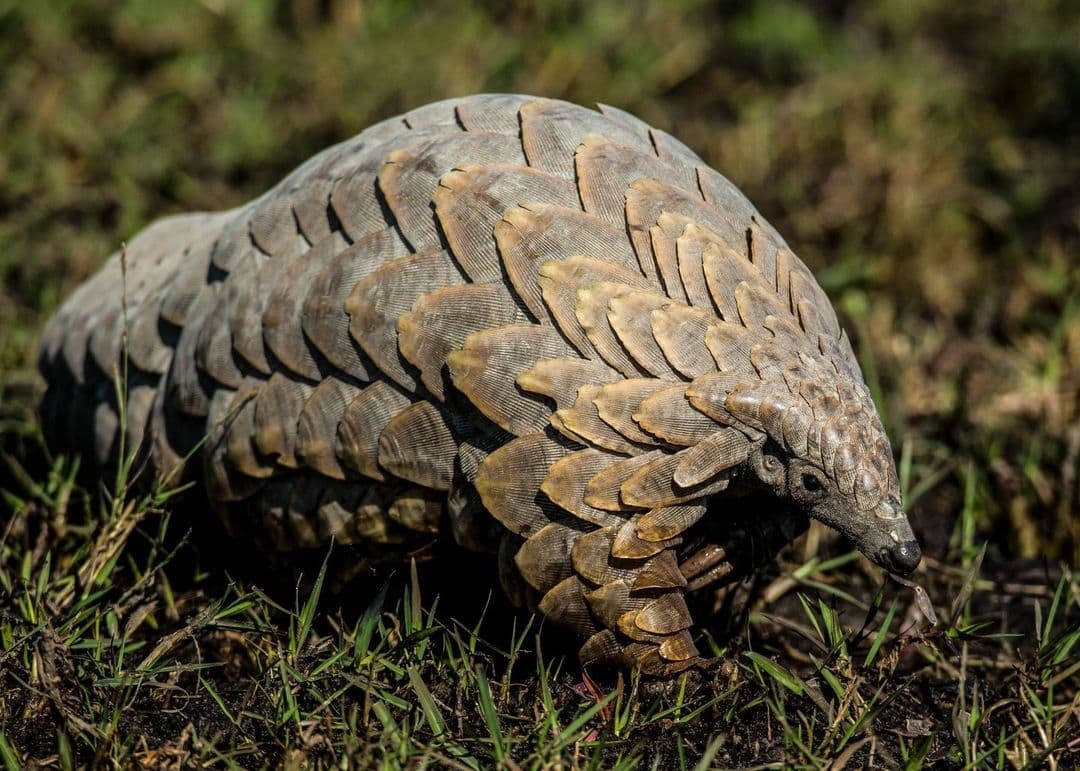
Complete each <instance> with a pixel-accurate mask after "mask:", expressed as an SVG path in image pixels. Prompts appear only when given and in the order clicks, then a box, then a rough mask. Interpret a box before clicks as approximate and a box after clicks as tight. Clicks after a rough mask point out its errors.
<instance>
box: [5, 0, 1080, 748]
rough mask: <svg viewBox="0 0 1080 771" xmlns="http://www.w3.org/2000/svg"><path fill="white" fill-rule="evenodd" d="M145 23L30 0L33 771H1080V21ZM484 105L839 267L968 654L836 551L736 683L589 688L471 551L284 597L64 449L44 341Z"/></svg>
mask: <svg viewBox="0 0 1080 771" xmlns="http://www.w3.org/2000/svg"><path fill="white" fill-rule="evenodd" d="M113 6H114V4H111V3H105V2H102V1H99V0H91V1H90V2H64V1H62V0H57V2H52V3H48V4H29V3H17V2H11V1H10V0H8V2H4V0H0V125H2V126H3V127H4V130H3V131H2V132H0V276H2V283H0V450H2V454H0V490H2V491H3V492H2V498H0V515H2V524H3V525H4V528H3V535H2V536H0V648H2V651H0V759H2V760H3V762H4V763H5V764H6V765H7V766H9V767H12V768H17V767H22V766H24V765H26V764H28V763H31V762H34V763H38V764H41V765H45V766H59V767H64V768H67V767H74V766H79V765H120V766H130V765H147V766H169V765H172V766H187V765H193V764H207V765H224V766H227V765H236V766H242V767H251V766H262V765H267V764H271V765H284V766H290V767H292V766H295V767H299V766H304V765H311V766H329V765H335V766H338V767H368V766H371V765H380V766H385V767H397V766H402V765H407V766H414V765H420V764H422V763H428V764H433V765H440V766H441V765H447V766H454V767H459V766H465V767H481V768H486V767H490V766H492V765H496V764H501V765H503V766H505V767H509V768H515V767H519V768H547V767H583V768H585V767H604V768H607V767H633V766H635V765H642V766H645V767H658V768H669V767H670V768H692V767H698V768H708V767H711V766H720V767H730V766H760V765H766V766H785V767H806V768H817V767H822V766H824V765H826V764H828V763H833V764H834V766H835V767H837V768H841V767H848V768H852V767H868V766H885V767H908V768H917V767H921V766H923V765H935V766H939V767H945V768H968V767H979V768H981V767H990V768H994V767H1015V768H1026V767H1032V768H1034V767H1052V768H1068V767H1074V766H1076V765H1078V763H1080V739H1078V737H1080V697H1078V695H1077V694H1078V684H1080V650H1078V646H1077V641H1078V640H1080V578H1078V577H1077V575H1076V574H1075V569H1076V566H1077V564H1078V558H1080V517H1078V516H1077V509H1078V506H1080V248H1078V247H1080V183H1078V182H1077V180H1078V179H1080V146H1078V145H1080V120H1078V114H1080V113H1078V111H1077V108H1076V104H1077V97H1078V96H1080V46H1077V45H1076V42H1075V41H1076V40H1077V39H1080V12H1078V10H1077V7H1076V5H1075V4H1074V3H1068V2H1064V1H1062V2H1050V1H1049V0H1047V1H1045V2H1030V1H1028V2H1007V1H1002V2H997V3H980V4H957V3H950V2H946V0H919V1H918V2H893V1H892V0H882V1H881V2H873V3H871V2H863V3H854V4H849V3H838V2H837V3H832V2H825V3H819V4H816V5H814V6H813V7H811V6H810V5H806V4H795V3H766V2H752V3H742V4H733V3H731V4H729V3H721V4H716V3H708V2H704V0H680V2H675V3H671V2H665V3H661V2H617V1H616V0H601V1H600V2H593V3H587V4H581V3H576V2H572V1H571V0H558V1H557V2H525V3H516V4H513V5H506V6H502V5H492V4H485V3H481V2H449V0H436V1H435V2H428V3H409V2H390V0H376V1H373V2H349V1H348V0H326V1H324V2H317V1H316V0H293V1H292V2H277V3H271V2H260V1H258V0H254V1H252V2H240V1H239V0H214V1H213V2H211V1H210V0H204V1H203V2H192V3H184V2H170V3H162V2H151V1H150V0H137V1H136V2H128V3H124V4H122V5H121V6H119V7H118V8H114V7H113ZM436 40H437V41H438V44H437V45H433V44H432V41H436ZM477 91H521V92H526V93H536V94H543V95H547V96H556V97H563V98H568V99H571V100H574V101H578V102H583V103H588V102H593V101H603V102H605V103H609V104H614V105H617V106H620V107H622V108H624V109H628V110H630V111H632V112H634V113H636V114H639V115H641V116H642V117H643V118H645V119H646V120H648V121H650V122H651V123H653V124H655V125H658V126H660V127H662V128H664V129H666V130H668V131H669V132H671V133H672V134H675V135H676V136H678V137H679V138H681V139H682V140H684V141H685V142H687V143H688V144H689V145H690V146H691V147H693V148H694V149H695V150H697V151H698V152H699V153H700V154H701V155H702V156H703V157H704V158H706V160H708V161H709V162H710V163H711V164H712V165H713V166H715V167H716V168H718V169H720V170H721V171H723V172H724V173H725V174H726V175H727V176H729V177H730V178H731V179H732V180H733V181H734V182H735V183H736V184H738V185H739V187H741V188H742V189H743V190H744V191H745V192H746V193H747V194H748V195H749V197H750V198H751V200H752V201H754V203H755V204H756V205H757V206H758V208H759V209H760V210H761V211H762V212H763V213H765V215H766V216H767V217H768V218H769V219H770V221H772V222H773V223H774V224H775V225H776V226H777V228H778V229H779V230H780V232H781V233H783V234H784V236H785V238H786V239H787V240H788V241H789V243H791V244H792V245H793V246H794V247H795V249H796V250H797V251H798V252H799V254H800V255H801V256H802V257H803V259H804V260H805V261H806V262H807V263H808V264H809V265H810V266H811V267H812V268H813V269H814V270H815V272H816V274H817V275H818V277H819V278H820V280H821V283H822V285H823V286H824V287H825V289H826V291H827V292H828V293H829V295H830V297H831V298H832V299H833V301H834V303H835V305H836V307H837V309H838V311H839V313H840V315H841V317H842V320H843V322H844V324H845V326H846V327H847V328H848V330H849V332H850V333H851V335H852V338H853V340H854V342H855V345H856V348H857V351H858V354H859V357H860V360H861V361H862V363H863V367H864V371H865V373H866V375H867V379H868V382H869V385H870V386H871V389H872V390H873V392H874V395H875V398H876V399H877V402H878V405H879V408H880V410H881V412H882V415H883V418H884V420H885V422H886V425H887V428H888V430H889V433H890V436H891V438H892V439H893V442H894V446H895V448H896V452H897V458H898V461H899V465H900V469H901V477H902V484H903V487H904V490H905V498H906V503H907V506H908V509H909V513H910V516H911V519H912V521H913V524H914V526H915V529H916V531H917V533H918V535H919V536H920V539H921V540H922V542H923V544H924V547H925V549H926V552H927V558H926V559H925V561H924V563H923V566H922V567H921V568H920V570H919V571H918V573H917V574H916V576H915V579H916V581H917V583H918V584H919V585H921V586H923V587H925V591H926V596H927V598H928V602H929V603H930V604H932V606H933V608H934V609H935V613H936V616H937V619H938V623H937V624H936V625H932V624H931V623H930V621H929V619H928V616H929V613H928V611H927V610H926V609H925V604H926V603H920V601H919V600H918V597H917V595H916V591H915V590H914V589H913V588H912V587H907V586H900V585H898V584H896V583H894V582H892V581H891V580H888V579H887V578H886V577H885V576H883V575H882V574H881V573H880V572H879V571H877V570H876V569H874V568H872V567H871V566H870V565H869V564H868V563H867V562H866V561H865V560H863V559H862V558H861V557H858V556H856V555H854V554H852V553H849V552H848V551H847V547H846V546H845V545H844V544H843V543H841V542H838V541H836V540H834V539H832V538H830V537H828V535H827V534H826V533H823V532H821V531H817V530H815V531H813V532H812V533H811V536H810V538H808V539H805V540H803V541H800V542H799V543H797V544H795V545H794V546H793V547H792V548H791V549H790V550H789V551H788V552H787V553H786V554H785V555H784V556H783V558H782V559H781V561H780V562H779V563H778V564H777V565H776V566H772V567H770V568H768V569H767V570H766V571H764V572H763V573H762V574H761V575H760V576H758V577H757V579H756V580H755V581H754V582H753V583H752V584H750V585H748V586H746V587H743V589H742V591H741V592H740V593H739V594H738V597H737V602H734V603H733V604H732V605H729V606H725V607H723V608H721V609H720V612H718V613H717V614H716V615H715V623H713V624H712V625H711V626H710V628H709V629H707V630H706V632H705V633H704V635H703V637H702V639H701V640H700V641H699V642H700V643H701V645H702V646H704V647H705V648H707V649H711V650H713V652H715V653H716V654H717V656H718V658H717V664H716V666H715V668H713V669H712V670H710V671H707V672H704V673H701V674H699V675H696V676H694V677H693V678H689V679H687V680H686V681H681V682H677V683H674V684H672V685H669V686H667V687H662V686H658V685H657V684H655V683H650V682H646V681H640V680H638V679H636V678H634V677H630V676H628V675H622V676H621V677H620V675H619V674H618V673H610V672H583V671H582V669H581V668H580V666H579V665H578V664H577V663H576V660H575V659H574V657H573V655H572V650H573V647H572V641H570V640H566V639H564V638H562V637H561V636H560V635H559V634H558V633H557V632H556V631H555V630H553V629H550V628H542V626H541V625H540V624H539V622H538V621H537V620H535V619H532V618H531V617H530V616H528V615H527V614H521V613H515V612H514V611H513V610H512V609H511V608H509V607H508V606H507V605H506V604H505V603H504V602H503V601H501V600H500V599H499V598H498V597H497V596H494V595H489V589H490V586H491V583H490V581H489V580H488V578H487V575H486V574H484V573H483V570H482V566H477V568H476V571H475V572H476V575H470V576H467V577H465V578H462V577H461V576H460V575H458V573H457V572H456V571H455V572H453V573H451V574H449V575H448V574H447V573H445V572H440V571H446V570H448V569H450V568H447V567H446V566H447V565H451V566H453V565H460V564H461V560H460V555H458V557H459V559H457V560H456V561H455V557H454V554H453V550H452V549H450V548H449V547H447V554H446V555H444V556H445V557H446V559H443V560H440V561H439V562H438V563H436V564H432V565H420V566H417V568H416V570H415V571H412V570H410V569H409V568H408V566H405V567H403V568H402V569H401V570H400V571H398V572H397V573H396V574H392V575H386V576H384V575H373V576H370V577H369V580H365V581H362V582H360V585H358V586H357V585H350V586H348V587H344V588H342V587H338V586H336V585H335V582H334V580H333V571H332V569H331V570H328V571H327V573H326V576H325V579H320V576H322V573H321V566H322V564H323V557H324V556H325V555H322V554H318V555H310V557H309V559H307V561H306V562H305V564H303V565H301V566H299V567H298V568H297V569H296V570H295V572H294V571H293V570H277V569H274V570H267V569H266V568H265V566H263V567H262V568H261V569H260V566H259V562H260V561H259V560H258V559H257V558H255V557H254V555H245V554H243V552H242V549H240V548H239V547H236V546H223V545H222V540H221V538H220V537H219V534H218V533H217V532H216V531H215V530H214V527H215V526H214V524H213V523H212V522H209V521H207V518H206V517H205V516H204V513H203V512H204V507H202V506H200V504H199V502H198V498H197V496H196V495H195V493H194V492H193V491H189V492H188V493H185V494H183V495H181V496H178V497H173V498H168V497H166V496H164V495H162V494H155V493H149V494H146V493H141V492H136V489H135V488H131V487H129V486H128V484H127V481H126V480H125V479H123V478H120V479H116V478H112V477H110V478H95V477H93V476H90V475H88V474H87V473H86V472H85V470H84V471H83V472H82V473H77V466H78V463H79V461H78V459H75V458H56V457H52V456H51V455H50V454H49V453H47V452H46V451H45V450H44V448H43V447H42V446H41V443H40V439H39V434H38V432H37V429H36V423H35V420H34V414H33V406H34V403H35V399H36V397H37V394H38V393H39V392H40V387H41V384H40V382H39V381H38V379H37V377H36V375H35V373H34V356H35V353H34V345H35V338H36V335H37V334H38V332H39V330H40V328H41V326H42V324H43V323H44V320H45V319H46V318H47V316H48V314H49V313H50V312H51V311H52V310H53V309H54V308H55V307H56V305H57V303H58V302H59V301H60V299H62V297H64V296H66V294H67V293H69V292H70V291H71V290H72V289H73V288H74V286H76V285H77V284H78V283H79V282H80V281H81V280H83V279H84V278H85V277H86V276H88V275H89V274H90V273H92V272H93V271H94V270H95V269H96V268H97V266H99V265H100V264H101V262H102V261H103V259H104V258H105V257H106V256H107V255H108V254H109V253H110V252H111V251H113V250H115V249H116V248H118V247H119V245H120V243H121V242H122V241H123V240H124V239H126V238H130V237H131V235H132V234H134V233H135V232H137V231H138V229H139V228H141V227H143V226H145V225H146V224H148V223H149V222H151V221H152V220H153V219H155V218H157V217H160V216H163V215H166V214H171V213H177V212H182V211H190V210H197V209H221V208H227V207H229V206H233V205H236V204H239V203H241V202H243V201H245V200H247V199H249V198H251V197H252V196H254V195H257V194H258V193H260V192H262V191H263V190H264V189H266V188H267V187H269V186H270V185H272V184H273V183H274V182H276V181H277V180H278V179H280V177H281V176H283V175H284V174H285V173H286V172H287V171H288V170H289V169H291V168H292V167H294V166H295V165H296V164H298V163H299V162H301V161H302V160H303V159H305V158H306V157H308V156H309V155H311V154H312V153H314V152H316V151H317V150H319V149H321V148H323V147H325V146H327V145H329V144H331V143H333V142H336V141H339V140H341V139H343V138H346V137H348V136H351V135H352V134H354V133H356V132H357V131H359V130H360V129H362V128H363V127H364V126H366V125H368V124H370V123H372V122H374V121H376V120H378V119H381V118H383V117H386V116H388V115H392V114H394V113H397V112H401V111H403V110H405V109H407V108H410V107H413V106H416V105H419V104H423V103H425V102H428V101H431V100H434V99H438V98H442V97H446V96H450V95H458V94H464V93H469V92H477ZM343 558H345V557H344V556H343V555H342V554H340V553H335V554H331V555H330V556H329V559H328V560H327V564H328V565H330V566H332V565H333V564H334V562H335V560H339V559H343ZM450 577H452V578H453V579H454V582H453V584H451V583H450V582H449V580H448V579H449V578H450ZM447 585H454V586H455V587H456V590H455V591H454V592H453V593H446V592H441V593H440V592H439V591H438V587H443V586H447Z"/></svg>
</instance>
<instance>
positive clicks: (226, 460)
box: [40, 94, 921, 675]
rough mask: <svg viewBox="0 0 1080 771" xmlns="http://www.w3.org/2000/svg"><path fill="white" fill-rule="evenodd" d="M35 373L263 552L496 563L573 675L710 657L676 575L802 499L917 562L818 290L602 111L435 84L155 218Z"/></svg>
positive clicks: (736, 545)
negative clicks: (227, 200)
mask: <svg viewBox="0 0 1080 771" xmlns="http://www.w3.org/2000/svg"><path fill="white" fill-rule="evenodd" d="M40 369H41V372H42V373H43V375H44V377H45V379H46V380H47V382H48V389H47V391H46V395H45V397H44V399H43V402H42V408H41V414H42V422H43V426H44V431H45V434H46V437H47V439H48V441H49V443H50V444H51V446H52V447H54V448H57V449H66V450H70V451H76V452H82V453H84V454H87V455H89V456H91V457H92V459H94V460H96V461H97V463H99V464H102V465H103V466H107V465H108V464H110V463H115V461H116V456H117V454H118V453H120V452H121V450H122V449H124V448H126V449H127V450H129V451H132V452H138V453H140V456H141V457H142V458H143V459H144V460H145V461H146V462H148V463H149V466H150V468H151V469H152V472H153V474H155V475H156V477H157V478H158V479H159V480H164V481H166V482H168V483H169V484H180V483H183V482H187V481H193V480H194V481H199V482H200V483H201V484H202V486H203V487H204V488H205V490H206V493H207V496H208V498H209V501H210V503H211V505H212V507H213V508H214V509H215V510H216V511H217V512H218V513H220V515H221V516H222V518H223V520H224V521H225V523H226V526H227V527H228V528H229V529H230V531H231V532H232V533H233V534H234V535H235V536H236V537H237V538H238V539H242V540H245V541H250V542H252V543H255V544H260V545H262V546H263V547H264V548H270V549H277V550H291V549H303V548H315V547H319V546H321V545H324V544H326V543H327V542H328V541H330V540H331V539H334V540H335V541H336V542H337V543H339V544H341V543H344V544H351V545H352V546H351V547H350V548H354V549H356V554H357V557H356V559H357V560H366V561H370V562H373V563H378V562H391V561H393V560H400V559H403V558H405V557H406V556H407V555H409V554H415V553H417V552H418V550H421V549H422V548H423V547H424V546H425V544H429V543H431V542H432V541H434V540H435V539H437V538H440V537H443V538H451V537H452V538H453V539H455V540H456V541H457V542H458V543H460V544H462V545H463V546H465V547H466V548H467V549H470V550H474V551H486V552H491V553H493V554H496V555H497V558H496V560H495V561H494V562H495V564H496V565H497V569H496V568H493V570H492V573H493V578H494V576H495V574H496V573H497V575H498V580H499V583H500V584H501V586H502V587H503V589H504V590H505V591H506V593H507V594H508V595H509V596H510V597H511V598H512V599H514V600H515V601H517V602H520V603H524V604H527V605H529V606H531V607H533V608H534V609H536V610H538V611H539V612H540V613H541V614H543V616H545V617H546V618H548V619H551V620H552V621H554V622H557V623H560V624H563V625H565V626H567V627H569V628H570V629H571V630H573V631H575V632H577V633H578V634H580V635H581V639H582V640H583V641H584V642H583V645H582V647H581V658H582V660H583V661H584V662H608V663H614V664H615V665H618V666H629V667H636V668H638V669H640V670H641V671H643V672H645V673H649V674H658V675H670V674H672V673H675V672H679V671H682V670H684V669H686V668H688V667H690V666H693V665H695V664H698V663H699V662H700V661H701V658H700V654H699V652H698V649H697V648H696V647H695V643H694V638H693V620H692V618H691V614H690V612H689V610H688V606H687V603H686V595H687V593H689V592H692V591H696V590H699V589H702V588H705V587H710V586H716V585H719V584H722V583H724V582H730V581H732V580H734V579H735V578H739V577H742V576H745V575H746V574H747V572H748V571H749V570H751V569H752V568H753V566H754V564H756V563H758V562H760V561H761V560H762V559H764V558H767V557H768V556H769V555H771V554H773V553H775V551H776V550H777V549H778V548H780V547H781V546H782V545H783V544H785V543H787V542H788V541H790V540H791V539H792V538H794V537H795V536H796V535H797V534H799V533H800V532H801V531H802V530H803V529H804V528H805V527H806V526H807V522H808V520H807V518H808V517H810V518H813V519H817V520H820V521H821V522H823V523H825V524H826V525H829V526H831V527H832V528H835V529H836V530H838V531H839V532H840V533H842V534H843V535H844V536H846V537H847V538H848V539H850V540H851V541H852V542H853V543H854V544H855V545H856V546H857V547H858V548H859V549H860V550H861V551H862V552H863V553H864V554H865V555H866V556H867V557H868V558H869V559H871V560H872V561H873V562H875V563H877V564H878V565H880V566H882V567H884V568H885V569H887V570H889V571H894V572H897V573H909V572H911V571H912V570H913V569H914V568H915V567H916V566H917V564H918V562H919V560H920V556H921V552H920V548H919V544H918V542H917V541H916V540H915V537H914V536H913V534H912V530H911V527H910V525H909V523H908V520H907V518H906V516H905V514H904V511H903V509H902V507H901V501H900V492H899V483H898V480H897V474H896V469H895V465H894V461H893V456H892V451H891V448H890V444H889V441H888V439H887V438H886V435H885V432H884V429H883V427H882V423H881V420H880V419H879V417H878V414H877V412H876V410H875V408H874V404H873V402H872V400H871V396H870V392H869V390H868V389H867V387H866V385H865V383H864V380H863V377H862V374H861V371H860V368H859V365H858V363H857V362H856V359H855V356H854V353H853V351H852V348H851V345H850V344H849V340H848V337H847V335H846V334H845V333H844V331H843V330H842V329H841V328H840V326H839V324H838V322H837V317H836V314H835V312H834V310H833V308H832V306H831V304H830V302H829V300H828V298H827V297H826V295H825V293H824V292H823V291H822V289H821V288H820V286H819V285H818V283H817V282H816V281H815V279H814V277H813V275H812V274H811V273H810V271H809V270H808V269H807V267H806V266H805V265H804V264H803V263H802V262H801V261H800V260H799V258H798V257H796V256H795V255H794V254H793V253H792V251H791V250H790V249H789V247H788V246H787V244H786V243H785V242H784V240H783V239H782V238H781V237H780V236H779V234H778V233H777V232H776V231H775V230H774V229H773V228H772V226H770V225H769V223H768V222H766V221H765V219H764V218H763V217H762V216H761V214H759V213H758V212H757V210H756V209H755V208H754V206H753V205H752V204H751V203H750V202H749V201H748V200H747V199H746V197H745V196H744V195H743V194H742V193H741V192H740V191H739V190H738V189H737V188H736V187H735V186H734V185H733V184H732V183H731V182H729V181H728V180H727V179H726V178H725V177H723V176H722V175H721V174H719V173H718V172H716V171H714V170H713V169H711V168H710V167H709V166H708V165H707V164H705V163H704V162H703V161H702V160H701V158H699V157H698V156H697V155H696V154H695V153H694V152H693V151H691V150H690V149H688V148H687V147H686V146H685V145H683V144H682V143H680V142H679V141H678V140H676V139H674V138H673V137H672V136H671V135H669V134H667V133H665V132H664V131H661V130H659V129H656V128H651V127H650V126H649V125H647V124H646V123H644V122H642V121H641V120H639V119H638V118H635V117H633V116H632V115H630V114H628V113H626V112H624V111H622V110H619V109H616V108H612V107H608V106H606V105H599V106H598V108H597V109H596V110H593V109H587V108H583V107H579V106H576V105H573V104H569V103H566V102H563V101H557V100H553V99H544V98H534V97H528V96H518V95H508V94H491V95H479V96H472V97H467V98H462V99H456V100H448V101H442V102H437V103H434V104H430V105H427V106H425V107H421V108H419V109H416V110H413V111H411V112H408V113H406V114H404V115H402V116H400V117H396V118H393V119H389V120H386V121H383V122H381V123H378V124H376V125H374V126H372V127H371V128H368V129H367V130H366V131H363V132H362V133H361V134H359V135H358V136H356V137H355V138H353V139H351V140H349V141H346V142H343V143H342V144H338V145H335V146H333V147H331V148H329V149H327V150H325V151H324V152H322V153H320V154H318V155H316V156H315V157H313V158H311V159H310V160H309V161H307V162H306V163H304V164H303V165H302V166H300V167H299V168H297V169H296V170H295V171H293V172H292V173H291V174H289V175H288V176H287V177H286V178H285V179H284V180H283V181H281V182H280V183H279V184H278V185H277V186H276V187H274V188H273V189H271V190H270V191H269V192H267V193H266V194H264V195H262V196H261V197H259V198H257V199H256V200H254V201H252V202H251V203H249V204H247V205H245V206H242V207H240V208H237V209H233V210H231V211H226V212H222V213H214V214H207V213H202V214H190V215H183V216H175V217H170V218H168V219H165V220H162V221H159V222H157V223H156V224H153V225H151V226H149V227H148V228H146V229H145V230H144V231H142V232H141V233H140V234H138V235H137V236H136V237H135V238H134V239H133V240H132V241H131V242H130V243H129V244H127V245H126V247H125V248H124V249H123V250H122V251H121V252H120V253H118V254H116V255H114V256H113V257H112V258H111V259H109V261H108V262H107V263H106V264H105V266H104V267H103V268H102V269H101V270H100V272H98V273H97V274H96V275H95V276H93V277H92V278H91V279H90V280H88V281H87V282H86V283H84V284H83V285H82V286H81V287H80V288H78V289H77V290H76V291H75V292H74V293H73V294H72V295H71V297H69V298H68V300H67V301H66V302H65V303H64V304H63V305H62V307H61V308H60V309H59V311H58V312H57V313H56V314H55V316H54V317H53V318H52V319H51V321H50V322H49V324H48V325H47V327H46V329H45V331H44V333H43V338H42V342H41V349H40ZM117 383H119V384H120V387H119V388H117V387H116V384H117ZM118 394H120V395H122V399H121V398H118ZM121 403H122V404H123V405H124V409H123V410H121V408H120V405H121Z"/></svg>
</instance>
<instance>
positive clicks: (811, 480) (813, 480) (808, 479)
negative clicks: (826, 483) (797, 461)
mask: <svg viewBox="0 0 1080 771" xmlns="http://www.w3.org/2000/svg"><path fill="white" fill-rule="evenodd" d="M802 486H803V489H804V490H806V492H808V493H816V492H820V491H821V489H822V487H821V480H820V479H818V478H817V477H816V476H814V475H813V474H803V475H802Z"/></svg>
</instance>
